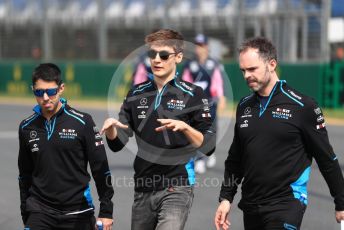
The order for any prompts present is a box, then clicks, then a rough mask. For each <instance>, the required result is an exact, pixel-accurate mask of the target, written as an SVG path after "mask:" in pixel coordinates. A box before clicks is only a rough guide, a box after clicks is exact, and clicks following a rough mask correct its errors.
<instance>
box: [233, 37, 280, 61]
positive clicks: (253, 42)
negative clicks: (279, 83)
mask: <svg viewBox="0 0 344 230" xmlns="http://www.w3.org/2000/svg"><path fill="white" fill-rule="evenodd" d="M249 48H253V49H258V54H259V56H260V57H261V58H262V59H264V61H270V60H273V59H274V60H276V61H277V52H276V47H275V46H274V45H273V44H272V42H271V41H270V40H269V39H267V38H264V37H255V38H250V39H247V40H246V41H244V42H243V43H242V44H241V46H240V48H239V54H240V53H242V52H245V51H247V49H249Z"/></svg>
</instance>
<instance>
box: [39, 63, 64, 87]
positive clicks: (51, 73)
mask: <svg viewBox="0 0 344 230" xmlns="http://www.w3.org/2000/svg"><path fill="white" fill-rule="evenodd" d="M39 79H41V80H43V81H48V82H51V81H54V82H56V84H57V85H61V84H62V79H61V70H60V68H59V67H58V66H57V65H55V64H53V63H42V64H40V65H39V66H37V67H36V68H35V69H34V71H33V73H32V85H35V83H36V82H37V81H38V80H39Z"/></svg>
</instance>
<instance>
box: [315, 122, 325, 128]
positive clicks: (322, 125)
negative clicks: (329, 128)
mask: <svg viewBox="0 0 344 230" xmlns="http://www.w3.org/2000/svg"><path fill="white" fill-rule="evenodd" d="M325 127H326V124H325V122H324V123H322V124H320V125H317V129H323V128H325Z"/></svg>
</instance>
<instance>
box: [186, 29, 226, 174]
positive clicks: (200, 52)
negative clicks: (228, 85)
mask: <svg viewBox="0 0 344 230" xmlns="http://www.w3.org/2000/svg"><path fill="white" fill-rule="evenodd" d="M195 44H196V45H195V58H193V59H191V60H190V61H188V62H187V63H186V64H185V65H184V68H183V75H182V79H183V80H184V81H188V82H191V83H193V84H195V85H198V86H200V87H201V88H202V89H203V91H204V93H205V94H206V95H207V97H208V100H209V104H210V105H211V106H210V114H211V116H212V119H213V121H214V122H213V123H214V124H213V125H214V127H215V128H217V127H216V126H217V124H216V123H217V122H216V120H217V109H219V110H223V109H224V108H225V106H226V98H225V95H224V79H223V77H224V76H223V73H224V70H223V66H222V65H221V64H220V63H218V62H217V61H216V60H215V59H213V58H211V57H210V56H209V45H208V37H206V36H205V35H204V34H197V35H196V37H195ZM215 165H216V157H215V154H212V155H211V156H210V157H209V158H206V157H204V156H201V157H200V159H198V160H196V162H195V171H196V173H199V174H203V173H205V172H206V169H207V168H213V167H214V166H215Z"/></svg>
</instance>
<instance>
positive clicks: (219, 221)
mask: <svg viewBox="0 0 344 230" xmlns="http://www.w3.org/2000/svg"><path fill="white" fill-rule="evenodd" d="M230 209H231V204H230V202H229V201H228V200H223V201H221V203H220V205H219V207H218V208H217V211H216V213H215V219H214V221H215V226H216V230H221V229H223V230H228V229H229V226H230V222H229V220H228V218H227V217H228V214H229V211H230Z"/></svg>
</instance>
